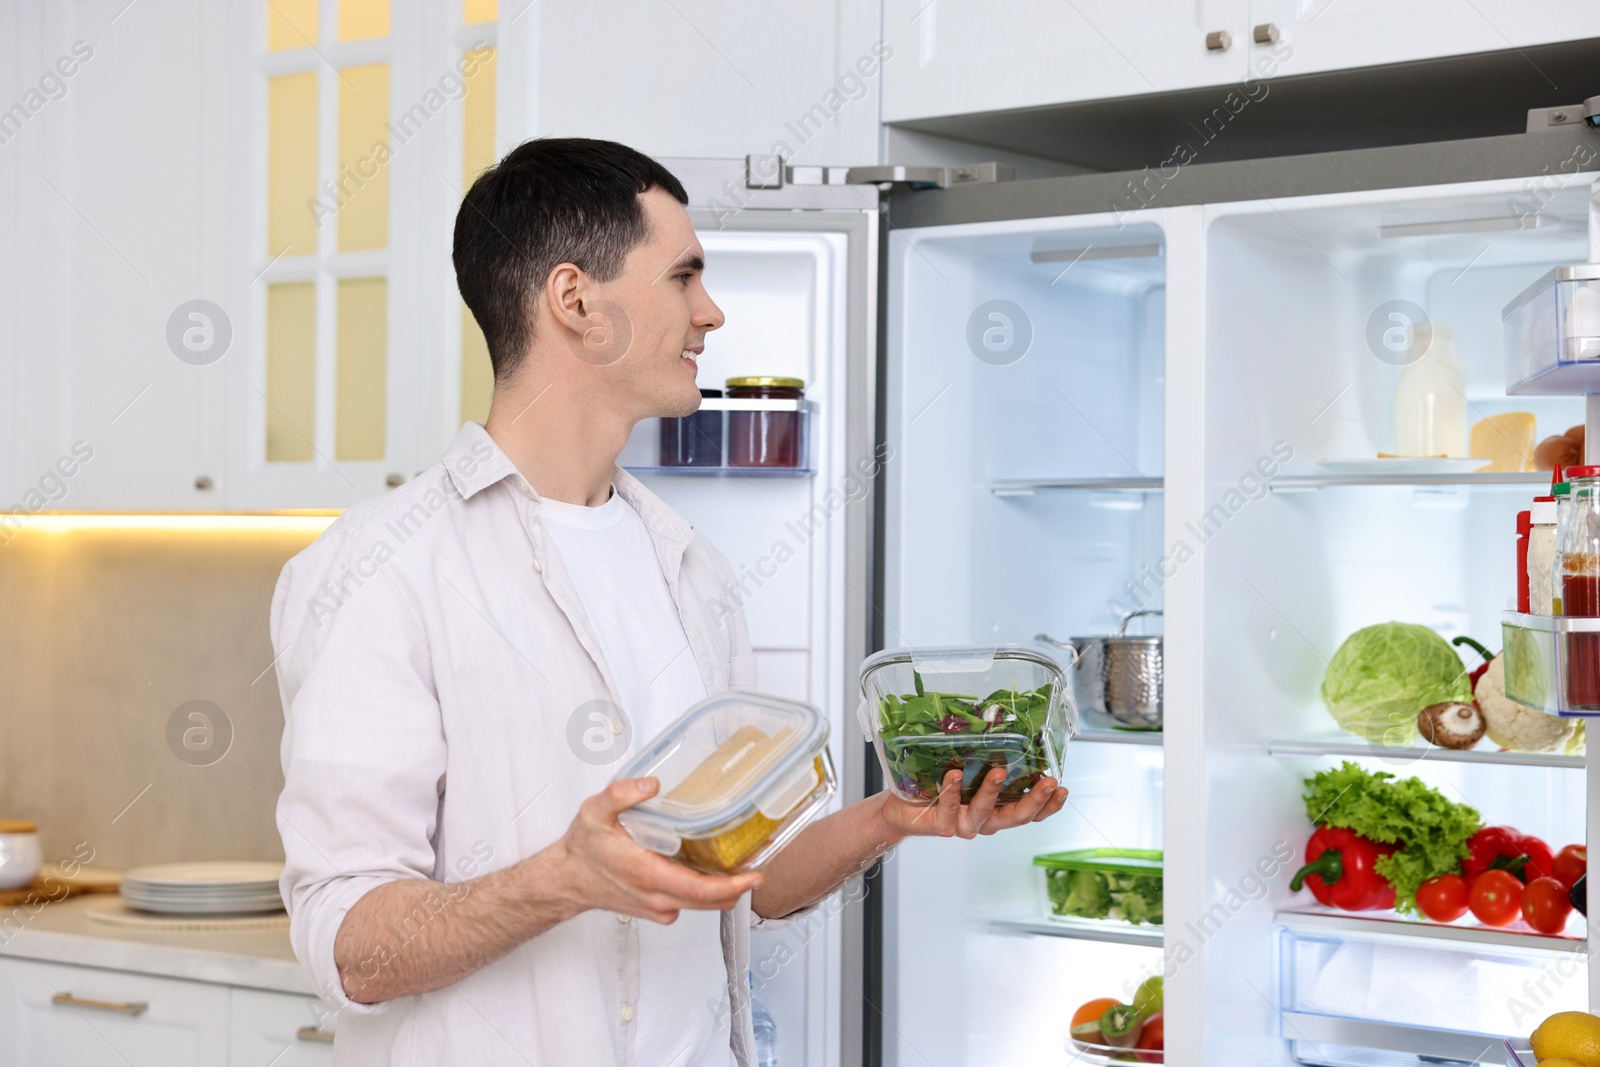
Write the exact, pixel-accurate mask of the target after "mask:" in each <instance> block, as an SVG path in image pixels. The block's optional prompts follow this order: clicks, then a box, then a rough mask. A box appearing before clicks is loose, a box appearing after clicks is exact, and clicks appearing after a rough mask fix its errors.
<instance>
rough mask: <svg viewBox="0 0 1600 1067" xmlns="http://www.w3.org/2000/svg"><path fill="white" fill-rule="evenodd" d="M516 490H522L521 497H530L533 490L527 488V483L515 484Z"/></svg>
mask: <svg viewBox="0 0 1600 1067" xmlns="http://www.w3.org/2000/svg"><path fill="white" fill-rule="evenodd" d="M517 488H518V489H520V490H522V495H523V496H532V495H533V490H532V489H529V488H528V483H527V482H525V481H519V482H517Z"/></svg>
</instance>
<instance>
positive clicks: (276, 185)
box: [267, 72, 317, 257]
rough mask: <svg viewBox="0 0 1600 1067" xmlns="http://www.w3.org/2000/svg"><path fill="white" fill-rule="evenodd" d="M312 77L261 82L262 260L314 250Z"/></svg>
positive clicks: (314, 87) (314, 112) (314, 111)
mask: <svg viewBox="0 0 1600 1067" xmlns="http://www.w3.org/2000/svg"><path fill="white" fill-rule="evenodd" d="M316 198H317V76H316V74H315V73H314V72H308V73H305V74H285V75H282V76H280V77H277V78H269V79H268V80H267V255H268V256H269V257H275V256H280V255H291V256H308V255H311V254H312V253H314V252H316V250H317V219H316V215H315V214H313V212H312V206H313V202H314V201H315V200H316Z"/></svg>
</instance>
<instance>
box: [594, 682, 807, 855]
mask: <svg viewBox="0 0 1600 1067" xmlns="http://www.w3.org/2000/svg"><path fill="white" fill-rule="evenodd" d="M827 745H828V720H827V719H825V718H823V716H822V713H821V712H819V711H818V710H817V709H816V708H813V707H812V706H811V705H809V704H802V703H800V702H798V701H794V700H782V699H780V698H778V697H771V696H765V695H763V694H759V693H721V694H718V695H717V696H714V697H710V698H708V699H706V700H703V701H701V702H700V703H698V704H696V705H695V706H694V707H692V708H690V709H689V710H688V711H687V712H685V713H684V714H683V716H682V717H681V718H679V719H678V720H677V721H676V722H674V723H673V724H672V725H671V726H669V727H667V728H666V729H665V730H664V731H662V733H661V736H660V737H658V738H656V740H655V741H654V742H652V743H651V745H650V747H649V748H647V749H645V750H644V751H643V752H641V753H640V754H639V755H638V756H636V757H634V758H633V759H632V760H631V761H629V763H628V764H627V765H626V766H625V767H624V768H623V769H622V771H621V772H620V773H619V774H618V775H617V777H618V778H645V777H655V778H659V779H660V780H661V790H660V792H658V793H657V794H656V795H655V796H653V797H651V798H650V799H649V800H647V801H645V802H644V803H642V804H639V805H637V806H635V807H632V808H629V809H628V810H627V811H625V812H623V813H622V815H621V816H620V821H621V823H622V825H623V826H624V827H625V828H626V829H627V831H628V833H629V835H631V836H632V837H633V839H634V840H635V841H636V842H638V843H639V844H640V845H642V846H644V847H645V848H648V849H650V850H651V851H653V852H659V853H661V854H662V855H664V856H671V857H673V858H674V859H676V860H677V861H678V862H680V863H682V864H684V865H685V866H687V867H693V868H694V869H695V870H699V871H705V872H707V873H710V874H732V873H734V872H736V871H751V870H755V869H756V868H758V867H760V866H761V865H762V864H763V863H766V862H767V860H769V859H771V858H772V857H773V856H774V855H776V854H777V852H778V850H779V849H781V848H782V847H783V846H784V845H786V844H788V842H789V841H790V840H791V839H792V838H793V837H794V835H795V834H797V833H799V832H800V829H801V828H802V827H803V826H805V824H806V823H808V822H810V821H811V820H812V819H813V818H815V817H816V816H817V815H818V814H819V813H820V812H821V811H822V809H823V808H824V807H825V806H826V805H827V803H828V798H829V797H831V796H832V795H833V793H834V790H835V788H836V781H835V778H834V774H833V763H832V761H831V760H829V758H828V748H827Z"/></svg>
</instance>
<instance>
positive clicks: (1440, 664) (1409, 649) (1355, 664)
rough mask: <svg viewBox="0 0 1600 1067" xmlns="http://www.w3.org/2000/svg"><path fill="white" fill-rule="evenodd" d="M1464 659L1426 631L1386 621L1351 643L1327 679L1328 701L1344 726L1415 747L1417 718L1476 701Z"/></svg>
mask: <svg viewBox="0 0 1600 1067" xmlns="http://www.w3.org/2000/svg"><path fill="white" fill-rule="evenodd" d="M1471 699H1472V686H1471V684H1470V682H1469V681H1468V675H1467V670H1466V668H1465V667H1463V666H1462V664H1461V657H1460V656H1458V655H1457V654H1456V650H1455V649H1454V648H1451V647H1450V643H1449V642H1448V641H1446V640H1445V639H1444V638H1442V637H1440V636H1439V635H1438V634H1437V633H1435V632H1434V631H1433V630H1430V629H1429V628H1428V627H1426V626H1418V625H1416V624H1415V623H1409V622H1384V623H1379V624H1378V625H1376V626H1368V627H1367V628H1365V629H1363V630H1357V631H1356V632H1355V633H1353V634H1351V635H1350V636H1349V637H1347V638H1345V642H1344V644H1342V645H1340V646H1339V651H1337V652H1335V653H1334V654H1333V659H1332V660H1331V661H1329V663H1328V673H1327V675H1326V676H1324V677H1323V679H1322V702H1323V703H1324V704H1326V705H1327V706H1328V711H1329V713H1330V714H1332V715H1333V717H1334V719H1336V720H1337V721H1338V723H1339V725H1340V726H1342V727H1343V728H1344V729H1346V730H1349V731H1350V732H1351V733H1353V734H1359V735H1360V736H1361V737H1364V738H1366V739H1367V740H1368V741H1371V742H1374V743H1375V744H1383V745H1409V744H1411V743H1412V742H1413V741H1415V740H1416V738H1417V713H1418V712H1420V711H1421V710H1422V709H1423V708H1425V707H1427V706H1428V705H1429V704H1438V703H1440V702H1442V701H1446V700H1459V701H1463V702H1465V701H1470V700H1471Z"/></svg>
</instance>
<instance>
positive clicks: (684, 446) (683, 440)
mask: <svg viewBox="0 0 1600 1067" xmlns="http://www.w3.org/2000/svg"><path fill="white" fill-rule="evenodd" d="M700 396H701V397H702V398H705V397H712V398H719V397H721V396H722V390H721V389H702V390H700ZM722 416H723V412H721V411H720V410H719V411H704V410H702V411H697V412H695V413H694V414H693V415H685V416H684V417H683V418H681V419H662V420H661V465H662V466H663V467H720V466H722Z"/></svg>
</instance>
